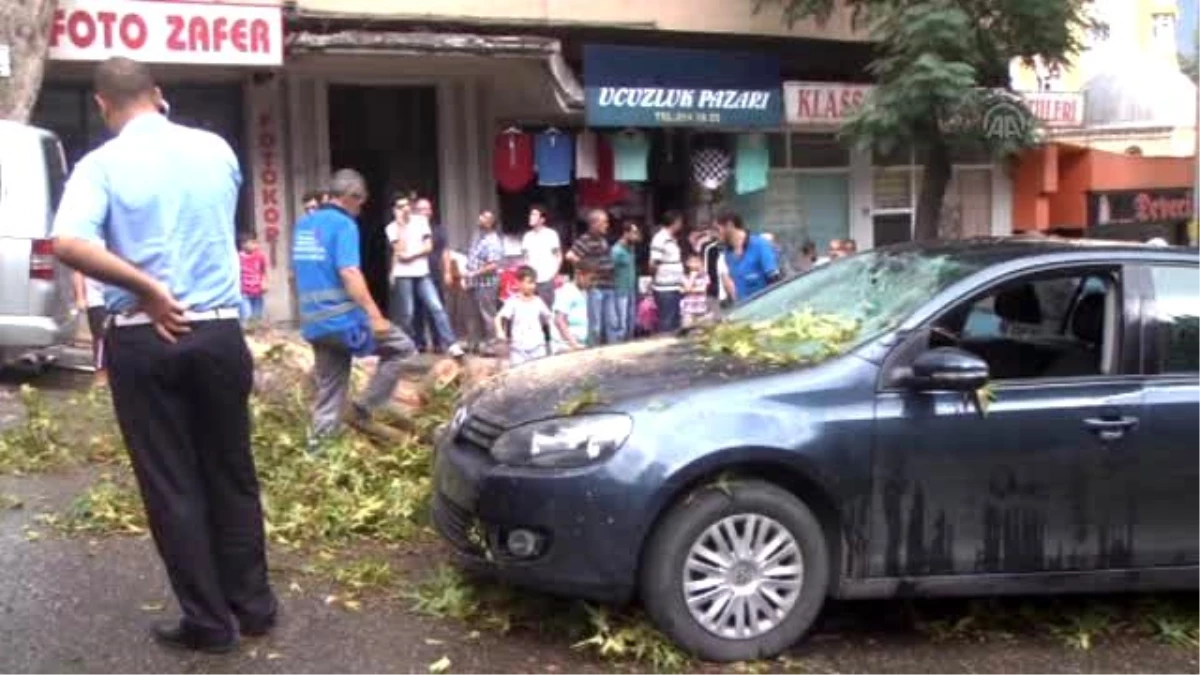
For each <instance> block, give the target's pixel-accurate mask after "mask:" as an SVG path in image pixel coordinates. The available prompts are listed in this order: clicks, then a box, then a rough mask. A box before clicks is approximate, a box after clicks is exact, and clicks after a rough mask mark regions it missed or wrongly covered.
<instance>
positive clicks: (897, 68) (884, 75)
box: [755, 0, 1092, 239]
mask: <svg viewBox="0 0 1200 675" xmlns="http://www.w3.org/2000/svg"><path fill="white" fill-rule="evenodd" d="M1086 5H1087V0H756V4H755V11H763V10H764V9H768V8H770V9H774V10H781V11H782V15H783V20H784V22H785V23H787V24H788V25H789V26H790V25H793V24H795V23H796V22H798V21H803V20H810V19H811V20H815V21H816V22H817V23H818V24H824V23H825V22H827V21H828V20H829V19H830V18H831V17H832V16H833V13H834V12H835V11H846V10H848V11H849V12H851V17H852V22H853V25H854V27H855V28H856V29H866V30H868V31H869V34H870V36H871V39H872V40H873V41H874V42H875V43H876V45H877V52H876V58H875V59H874V61H872V63H871V64H870V66H868V69H869V71H870V73H871V75H872V76H873V77H874V78H875V79H876V81H877V87H876V90H875V93H874V95H873V96H872V97H871V98H870V99H869V100H868V101H867V103H866V104H865V105H863V106H862V108H860V109H859V110H858V112H857V113H856V114H855V115H854V117H853V118H851V119H850V120H848V121H847V123H846V124H845V126H844V127H843V129H842V132H843V135H844V136H845V137H846V138H848V139H849V140H850V141H852V142H853V143H854V144H855V145H857V146H859V147H860V148H871V149H875V150H878V151H880V152H883V153H887V152H890V151H891V150H893V149H895V148H896V147H910V146H911V147H912V148H914V150H915V151H916V153H917V156H918V158H919V162H920V163H921V164H922V165H923V167H924V171H923V177H922V181H921V193H920V197H919V200H918V202H917V218H916V224H915V227H914V234H915V236H916V238H918V239H933V238H936V237H937V236H938V223H939V221H940V219H941V209H942V201H943V199H944V197H945V192H946V187H947V185H948V183H949V182H950V175H951V166H952V164H951V154H952V152H953V151H954V150H955V148H956V147H959V146H962V145H964V144H965V145H972V144H974V145H979V144H982V145H983V146H984V147H986V148H987V149H988V150H989V151H990V152H991V153H992V154H993V155H994V156H997V157H1000V156H1005V155H1008V154H1011V153H1012V152H1014V151H1016V150H1017V149H1019V148H1021V147H1025V146H1027V145H1029V144H1030V143H1032V142H1034V141H1035V140H1036V135H1037V134H1036V132H1037V130H1036V128H1035V124H1033V117H1032V115H1031V114H1030V112H1029V111H1028V109H1027V108H1026V107H1025V106H1024V104H1022V103H1021V102H1020V101H1019V99H1017V98H1016V97H1014V96H1012V95H1010V94H1008V93H1007V92H1005V91H1004V90H1003V87H1004V86H1006V85H1007V82H1008V76H1007V74H1008V67H1009V64H1010V63H1011V62H1012V60H1013V59H1014V58H1024V59H1027V60H1030V59H1032V58H1033V57H1034V56H1035V55H1039V56H1041V57H1042V58H1043V59H1044V60H1046V61H1047V62H1049V63H1059V64H1066V63H1068V61H1069V59H1070V57H1071V55H1072V54H1075V53H1077V52H1078V51H1079V50H1080V49H1081V47H1082V44H1081V42H1080V36H1081V35H1082V34H1083V30H1081V29H1084V28H1086V27H1089V26H1090V25H1091V23H1092V22H1091V20H1090V19H1089V18H1088V15H1087V12H1086V9H1085V7H1086Z"/></svg>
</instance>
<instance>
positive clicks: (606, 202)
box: [576, 136, 626, 209]
mask: <svg viewBox="0 0 1200 675" xmlns="http://www.w3.org/2000/svg"><path fill="white" fill-rule="evenodd" d="M595 139H596V178H595V179H591V178H588V179H583V180H580V181H577V183H576V186H577V190H576V192H577V194H576V197H577V199H578V201H579V205H580V206H584V207H587V208H601V209H602V208H605V207H608V206H610V205H612V204H615V203H617V202H619V201H621V200H622V199H624V198H625V193H626V190H625V187H624V186H623V185H621V184H620V183H618V182H617V181H616V180H615V179H614V177H613V176H614V173H615V172H614V169H613V151H612V148H611V147H610V146H609V145H608V141H607V140H605V138H604V137H602V136H595Z"/></svg>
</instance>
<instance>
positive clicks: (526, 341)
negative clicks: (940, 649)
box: [496, 266, 554, 366]
mask: <svg viewBox="0 0 1200 675" xmlns="http://www.w3.org/2000/svg"><path fill="white" fill-rule="evenodd" d="M517 289H518V292H517V293H516V294H514V295H513V296H511V297H510V298H509V299H508V300H506V301H505V302H504V307H502V308H501V309H500V311H499V312H498V313H497V314H496V335H505V334H506V331H505V330H504V322H505V321H507V322H509V328H510V329H511V330H510V331H508V332H507V334H508V336H509V340H508V363H509V365H510V366H519V365H521V364H522V363H527V362H529V361H534V360H536V359H540V358H542V357H544V356H546V355H547V354H548V353H549V345H548V344H547V342H548V341H549V332H550V324H551V322H552V321H553V320H554V315H553V314H552V313H551V312H550V308H549V307H547V306H546V303H545V301H544V300H542V299H541V298H540V297H538V294H537V272H535V271H534V270H533V268H532V267H528V266H525V267H522V268H521V269H519V270H517Z"/></svg>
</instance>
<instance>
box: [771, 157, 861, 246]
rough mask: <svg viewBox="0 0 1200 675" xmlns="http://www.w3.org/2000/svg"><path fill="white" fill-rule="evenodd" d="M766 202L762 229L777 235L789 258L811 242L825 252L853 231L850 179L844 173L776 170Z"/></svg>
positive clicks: (776, 237) (777, 239) (777, 240)
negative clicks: (833, 243)
mask: <svg viewBox="0 0 1200 675" xmlns="http://www.w3.org/2000/svg"><path fill="white" fill-rule="evenodd" d="M763 201H764V203H763V205H762V208H763V211H764V213H765V217H764V218H763V221H762V229H763V230H764V231H766V232H771V233H773V234H774V235H775V240H776V242H778V244H779V246H780V249H781V250H782V252H783V255H784V256H785V257H786V259H787V260H788V261H795V260H798V259H799V254H800V249H801V247H802V246H803V245H804V243H805V242H808V241H811V242H813V243H814V244H816V245H817V249H818V250H820V251H824V250H825V249H827V248H828V247H829V242H830V241H832V240H833V239H844V238H846V237H848V236H849V234H850V181H849V176H848V175H847V174H846V173H844V172H837V173H832V172H831V173H807V172H805V173H799V172H774V173H772V175H771V181H770V184H769V185H768V187H767V190H766V194H765V198H764V200H763Z"/></svg>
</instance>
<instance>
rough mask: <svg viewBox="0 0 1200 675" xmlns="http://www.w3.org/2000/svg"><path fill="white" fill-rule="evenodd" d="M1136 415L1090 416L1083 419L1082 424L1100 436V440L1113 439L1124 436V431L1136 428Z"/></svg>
mask: <svg viewBox="0 0 1200 675" xmlns="http://www.w3.org/2000/svg"><path fill="white" fill-rule="evenodd" d="M1137 425H1138V418H1136V417H1092V418H1089V419H1086V420H1084V421H1083V426H1085V427H1087V429H1088V430H1090V431H1091V432H1092V433H1094V434H1096V435H1097V436H1099V437H1100V440H1102V441H1115V440H1118V439H1120V438H1123V437H1124V436H1125V432H1127V431H1133V430H1134V429H1136V428H1137Z"/></svg>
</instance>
